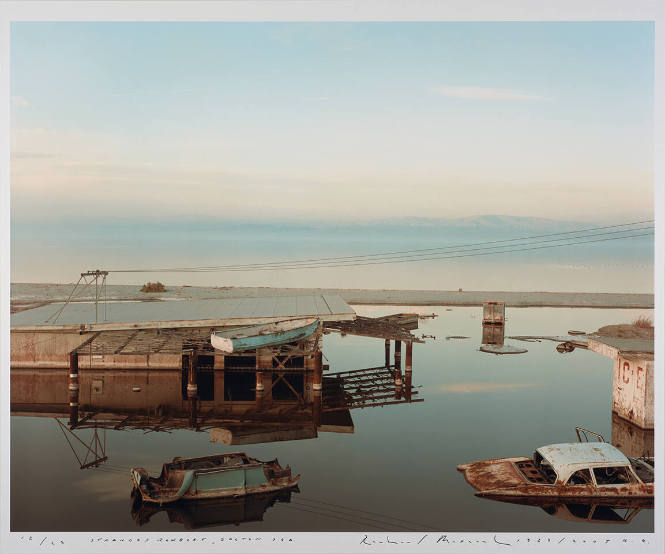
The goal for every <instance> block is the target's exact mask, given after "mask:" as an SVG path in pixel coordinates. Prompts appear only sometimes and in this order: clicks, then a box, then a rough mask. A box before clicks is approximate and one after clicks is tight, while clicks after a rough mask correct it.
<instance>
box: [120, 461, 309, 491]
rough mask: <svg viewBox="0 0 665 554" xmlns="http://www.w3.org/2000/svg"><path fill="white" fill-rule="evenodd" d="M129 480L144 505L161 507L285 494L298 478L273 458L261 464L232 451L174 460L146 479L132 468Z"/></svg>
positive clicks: (140, 471)
mask: <svg viewBox="0 0 665 554" xmlns="http://www.w3.org/2000/svg"><path fill="white" fill-rule="evenodd" d="M131 480H132V485H133V487H134V490H135V491H137V492H138V493H139V494H140V495H141V498H142V500H143V501H144V502H155V503H158V504H165V503H169V502H176V501H178V500H184V501H198V500H209V499H214V498H238V497H243V496H249V495H254V494H267V493H272V492H276V491H286V490H290V489H293V488H294V487H296V486H297V485H298V481H299V480H300V475H296V476H295V477H292V476H291V468H290V467H289V466H286V467H285V468H282V467H281V466H280V465H279V462H278V461H277V459H274V460H271V461H269V462H262V461H259V460H257V459H255V458H250V457H249V456H247V454H245V453H244V452H235V453H232V454H218V455H213V456H203V457H200V458H186V459H185V458H174V459H173V461H172V462H170V463H166V464H164V465H163V466H162V472H161V474H160V476H159V477H150V476H149V475H148V472H147V471H146V470H145V469H143V468H132V470H131Z"/></svg>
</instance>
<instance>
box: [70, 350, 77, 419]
mask: <svg viewBox="0 0 665 554" xmlns="http://www.w3.org/2000/svg"><path fill="white" fill-rule="evenodd" d="M78 420H79V355H78V352H71V353H70V354H69V425H70V426H73V425H76V424H77V423H78Z"/></svg>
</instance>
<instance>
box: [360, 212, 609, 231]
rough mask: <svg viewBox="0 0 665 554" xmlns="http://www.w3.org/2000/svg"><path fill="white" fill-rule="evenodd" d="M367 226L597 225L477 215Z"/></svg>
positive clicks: (398, 220) (525, 227)
mask: <svg viewBox="0 0 665 554" xmlns="http://www.w3.org/2000/svg"><path fill="white" fill-rule="evenodd" d="M363 224H365V225H387V226H402V225H408V226H419V227H460V228H472V229H492V228H494V229H497V228H501V229H507V228H510V229H519V230H541V229H562V228H565V229H581V228H584V227H594V226H596V225H594V224H591V223H588V222H582V221H560V220H555V219H546V218H542V217H522V216H513V215H475V216H469V217H460V218H454V219H452V218H431V217H400V218H388V219H381V220H376V221H374V222H364V223H363Z"/></svg>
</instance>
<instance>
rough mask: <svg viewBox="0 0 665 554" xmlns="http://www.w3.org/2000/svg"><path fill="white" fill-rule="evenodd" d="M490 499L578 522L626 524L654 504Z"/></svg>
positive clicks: (647, 501)
mask: <svg viewBox="0 0 665 554" xmlns="http://www.w3.org/2000/svg"><path fill="white" fill-rule="evenodd" d="M492 500H496V501H498V502H507V503H510V504H521V505H524V506H536V507H539V508H541V509H542V510H543V511H544V512H545V513H546V514H548V515H550V516H552V517H555V518H558V519H563V520H566V521H573V522H578V523H614V524H628V523H630V522H631V521H632V520H633V519H634V518H635V516H636V515H637V514H638V512H639V511H640V510H645V509H649V510H652V509H653V505H654V502H653V499H648V498H635V499H632V498H629V499H611V500H606V501H603V500H597V501H594V502H586V503H585V502H555V501H553V500H552V498H540V499H538V498H523V499H505V498H494V499H492Z"/></svg>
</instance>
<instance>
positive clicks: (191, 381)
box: [187, 352, 199, 398]
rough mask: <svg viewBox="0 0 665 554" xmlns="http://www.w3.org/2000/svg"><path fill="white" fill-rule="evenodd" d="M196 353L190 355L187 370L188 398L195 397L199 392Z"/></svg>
mask: <svg viewBox="0 0 665 554" xmlns="http://www.w3.org/2000/svg"><path fill="white" fill-rule="evenodd" d="M196 358H197V355H196V352H192V353H191V354H190V355H189V368H188V370H187V398H193V397H195V396H196V395H197V394H198V392H199V387H198V385H197V384H196Z"/></svg>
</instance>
